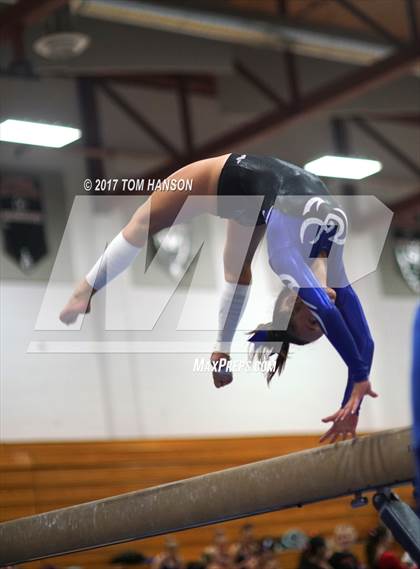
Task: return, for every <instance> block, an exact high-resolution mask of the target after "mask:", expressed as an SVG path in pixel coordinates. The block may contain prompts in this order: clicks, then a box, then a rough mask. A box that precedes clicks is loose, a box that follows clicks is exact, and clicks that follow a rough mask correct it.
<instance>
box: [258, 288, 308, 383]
mask: <svg viewBox="0 0 420 569" xmlns="http://www.w3.org/2000/svg"><path fill="white" fill-rule="evenodd" d="M290 294H294V293H293V292H292V291H290V289H288V288H286V287H285V288H284V289H283V290H282V291H281V292H280V294H279V295H278V297H277V300H276V302H275V304H274V310H273V321H272V322H268V323H265V324H260V325H259V326H257V328H255V330H252V332H250V334H252V337H251V338H250V341H251V342H252V344H253V348H252V352H251V359H254V358H255V357H257V359H258V360H259V361H267V360H268V359H269V358H271V356H274V355H275V354H276V355H277V357H276V362H275V365H274V369H269V370H268V371H267V374H266V379H267V383H268V384H269V383H270V381H271V380H272V378H273V376H274V375H275V374H276V373H278V374H279V375H280V374H281V373H282V371H283V369H284V366H285V364H286V360H287V356H288V355H289V349H290V344H291V343H293V344H299V345H302V344H304V343H305V342H301V341H300V340H299V339H298V338H296V337H295V336H293V334H292V332H291V330H290V322H289V326H288V328H287V330H283V329H282V328H284V324H285V320H289V316H290V312H289V311H288V310H287V311H282V310H281V306H282V304H283V301H284V300H285V298H287V297H288V296H289V295H290ZM290 320H291V318H290ZM279 343H281V347H280V350H279Z"/></svg>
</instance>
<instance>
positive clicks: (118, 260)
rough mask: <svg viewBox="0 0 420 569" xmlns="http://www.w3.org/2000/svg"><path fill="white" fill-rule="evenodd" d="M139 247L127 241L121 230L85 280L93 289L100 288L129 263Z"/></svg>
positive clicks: (137, 252)
mask: <svg viewBox="0 0 420 569" xmlns="http://www.w3.org/2000/svg"><path fill="white" fill-rule="evenodd" d="M140 249H141V248H140V247H136V246H135V245H132V244H131V243H129V242H128V241H127V239H126V238H125V237H124V235H123V234H122V231H121V233H118V235H117V236H116V237H115V238H114V239H113V240H112V241H111V243H110V244H109V245H108V247H107V248H106V249H105V251H104V253H103V255H102V256H101V257H99V259H98V260H97V261H96V263H95V265H94V266H93V267H92V269H91V270H90V271H89V272H88V274H87V275H86V277H85V278H86V280H87V282H88V283H89V284H90V286H91V287H92V288H94V289H95V290H99V289H101V288H102V287H104V286H105V285H106V284H108V283H109V282H110V281H112V279H114V278H115V277H116V276H118V275H119V274H120V273H122V272H123V271H125V270H126V269H127V268H128V267H129V266H130V265H131V263H132V262H133V261H134V259H135V258H136V257H137V255H138V254H139V252H140Z"/></svg>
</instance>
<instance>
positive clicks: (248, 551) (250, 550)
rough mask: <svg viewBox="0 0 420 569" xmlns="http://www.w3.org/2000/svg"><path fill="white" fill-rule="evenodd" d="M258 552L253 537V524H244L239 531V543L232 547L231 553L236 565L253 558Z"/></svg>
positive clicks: (256, 542) (257, 546) (257, 545)
mask: <svg viewBox="0 0 420 569" xmlns="http://www.w3.org/2000/svg"><path fill="white" fill-rule="evenodd" d="M258 551H259V544H258V541H257V539H256V537H255V535H254V526H253V524H245V525H243V526H242V527H241V529H240V534H239V541H238V542H237V543H235V544H234V545H233V546H232V549H231V553H232V557H233V559H234V561H235V562H236V563H243V562H244V561H247V560H248V559H250V558H253V557H255V556H256V555H257V554H258Z"/></svg>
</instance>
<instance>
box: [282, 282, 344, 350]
mask: <svg viewBox="0 0 420 569" xmlns="http://www.w3.org/2000/svg"><path fill="white" fill-rule="evenodd" d="M325 290H326V292H327V294H328V296H329V297H330V299H331V300H332V302H335V298H336V293H335V291H334V290H333V289H331V288H326V289H325ZM285 303H286V306H285V308H286V307H288V308H289V307H291V306H293V304H294V308H293V313H292V316H291V319H290V331H291V332H292V333H293V334H294V335H295V336H296V337H297V338H299V339H300V340H303V341H304V342H315V341H316V340H318V339H319V338H320V337H321V336H322V335H323V331H322V328H321V326H320V325H319V322H318V321H317V319H316V318H315V317H314V315H313V314H312V312H311V311H310V310H309V308H308V307H307V306H306V304H304V303H303V302H302V301H301V299H300V298H299V297H297V296H296V295H295V294H294V293H293V294H290V296H289V297H287V298H286V299H285ZM289 309H290V308H289Z"/></svg>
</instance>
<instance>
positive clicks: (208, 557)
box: [203, 529, 233, 569]
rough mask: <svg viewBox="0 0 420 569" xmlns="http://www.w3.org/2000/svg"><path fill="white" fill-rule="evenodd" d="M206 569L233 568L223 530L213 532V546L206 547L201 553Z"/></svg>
mask: <svg viewBox="0 0 420 569" xmlns="http://www.w3.org/2000/svg"><path fill="white" fill-rule="evenodd" d="M203 557H204V560H205V562H206V565H207V569H229V568H230V567H233V558H232V554H231V550H230V546H229V541H228V538H227V537H226V534H225V532H224V530H222V529H217V530H216V531H215V532H214V539H213V544H212V545H210V546H209V547H206V549H205V550H204V553H203Z"/></svg>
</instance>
